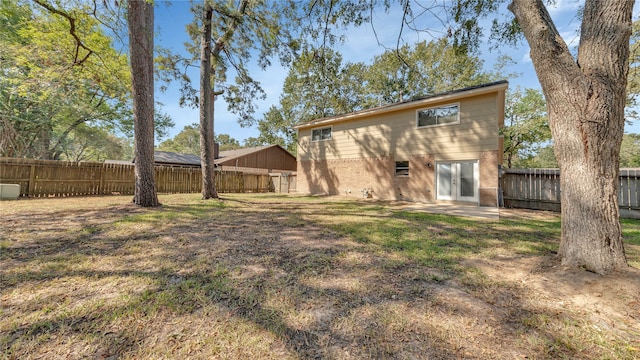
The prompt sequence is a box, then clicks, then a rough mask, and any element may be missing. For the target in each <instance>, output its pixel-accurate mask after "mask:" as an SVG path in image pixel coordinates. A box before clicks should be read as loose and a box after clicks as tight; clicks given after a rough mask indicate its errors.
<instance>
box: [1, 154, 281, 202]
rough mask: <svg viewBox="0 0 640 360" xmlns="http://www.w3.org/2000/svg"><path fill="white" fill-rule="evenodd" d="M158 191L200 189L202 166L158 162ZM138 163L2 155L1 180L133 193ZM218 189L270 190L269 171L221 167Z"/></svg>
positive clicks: (33, 190) (38, 190) (30, 191)
mask: <svg viewBox="0 0 640 360" xmlns="http://www.w3.org/2000/svg"><path fill="white" fill-rule="evenodd" d="M154 170H155V176H156V188H157V191H158V193H198V192H200V191H201V184H202V174H201V171H200V169H199V168H181V167H167V166H156V167H155V169H154ZM134 181H135V170H134V165H125V164H107V163H97V162H79V163H74V162H67V161H54V160H34V159H19V158H0V183H5V184H18V185H20V196H23V197H48V196H83V195H112V194H116V195H133V193H134V191H135V183H134ZM216 188H217V190H218V192H221V193H225V192H226V193H230V192H245V191H251V192H268V191H270V189H271V188H272V186H271V180H270V177H269V175H268V174H244V173H242V172H235V171H217V172H216Z"/></svg>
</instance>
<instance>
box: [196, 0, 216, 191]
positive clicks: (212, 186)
mask: <svg viewBox="0 0 640 360" xmlns="http://www.w3.org/2000/svg"><path fill="white" fill-rule="evenodd" d="M212 14H213V10H212V9H211V5H209V3H208V2H206V1H205V4H204V12H203V18H202V20H203V21H202V23H203V26H202V34H201V35H200V166H201V169H202V198H203V199H215V198H218V192H217V191H216V178H215V166H214V160H215V159H214V157H215V156H214V142H213V138H214V133H213V101H214V98H213V94H212V93H213V89H212V88H211V17H212Z"/></svg>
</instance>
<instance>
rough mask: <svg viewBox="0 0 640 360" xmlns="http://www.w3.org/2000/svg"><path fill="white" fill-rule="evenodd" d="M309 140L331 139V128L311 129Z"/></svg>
mask: <svg viewBox="0 0 640 360" xmlns="http://www.w3.org/2000/svg"><path fill="white" fill-rule="evenodd" d="M311 140H312V141H320V140H331V128H330V127H327V128H322V129H313V130H311Z"/></svg>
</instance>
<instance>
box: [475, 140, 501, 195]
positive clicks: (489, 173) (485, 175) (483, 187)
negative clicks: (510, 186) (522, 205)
mask: <svg viewBox="0 0 640 360" xmlns="http://www.w3.org/2000/svg"><path fill="white" fill-rule="evenodd" d="M499 156H500V155H499V153H498V151H485V152H481V153H480V159H479V160H480V194H479V195H480V199H479V203H480V206H493V207H496V206H498V187H499V184H498V181H499V179H498V161H499Z"/></svg>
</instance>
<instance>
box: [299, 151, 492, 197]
mask: <svg viewBox="0 0 640 360" xmlns="http://www.w3.org/2000/svg"><path fill="white" fill-rule="evenodd" d="M399 160H400V159H399ZM402 160H404V159H402ZM478 160H479V168H480V174H479V188H480V191H479V204H480V206H496V205H497V200H498V199H497V188H498V165H497V161H498V152H497V151H487V152H482V153H480V156H479V159H478ZM395 161H396V159H394V157H393V156H388V157H382V158H372V159H344V160H306V161H298V171H297V173H298V178H297V192H299V193H303V194H326V195H345V196H350V197H360V198H362V197H366V196H365V194H364V193H363V190H364V189H367V192H369V193H370V194H371V197H372V198H374V199H384V200H407V201H416V202H434V201H435V178H436V166H435V158H434V156H433V155H413V156H411V157H410V158H409V176H395Z"/></svg>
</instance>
